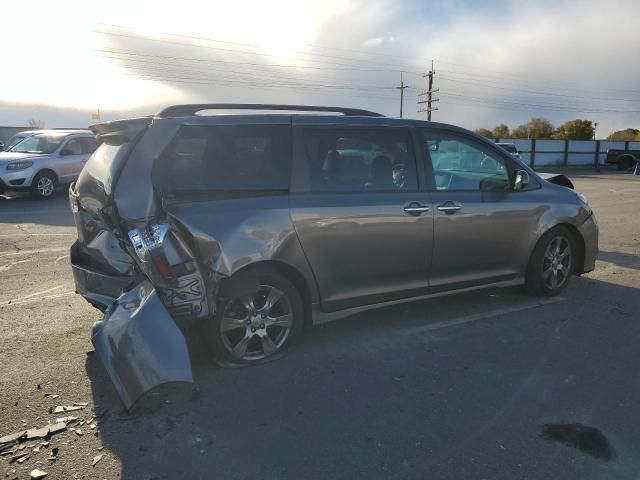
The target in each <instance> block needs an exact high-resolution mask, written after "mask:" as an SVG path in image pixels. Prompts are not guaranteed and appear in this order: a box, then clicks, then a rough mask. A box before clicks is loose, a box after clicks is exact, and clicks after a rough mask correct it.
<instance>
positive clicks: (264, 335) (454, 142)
mask: <svg viewBox="0 0 640 480" xmlns="http://www.w3.org/2000/svg"><path fill="white" fill-rule="evenodd" d="M214 109H227V110H228V109H235V110H242V109H245V110H253V111H254V112H255V111H256V110H265V112H264V113H262V114H259V113H250V114H248V113H246V112H245V114H235V115H198V112H203V111H205V110H214ZM276 110H282V111H285V112H286V113H275V112H274V111H276ZM267 111H269V113H268V112H267ZM294 111H299V112H300V113H297V114H296V113H293V112H294ZM317 111H320V112H324V113H326V112H333V113H334V115H326V114H323V115H317V114H314V112H317ZM92 130H93V131H94V132H96V133H97V134H99V135H100V138H101V140H102V144H101V146H100V147H99V148H98V149H97V150H96V152H95V153H94V154H93V156H92V157H91V158H90V160H89V161H88V163H87V164H86V166H85V168H84V169H83V171H82V173H81V175H80V178H79V179H78V181H77V182H76V183H75V184H74V185H72V186H71V189H70V202H71V208H72V210H73V212H74V217H75V221H76V224H77V230H78V240H77V242H75V244H74V245H73V246H72V248H71V260H72V264H73V272H74V276H75V281H76V289H77V291H78V293H80V294H81V295H83V296H84V297H85V298H86V299H87V300H88V301H89V302H91V303H92V304H93V305H95V306H97V307H98V308H100V309H102V310H103V311H104V319H103V320H102V321H100V322H97V323H96V324H95V325H94V329H93V343H94V345H95V348H96V352H97V353H98V354H99V356H100V358H101V359H102V361H103V363H104V365H105V367H106V369H107V370H108V372H109V375H110V377H111V379H112V380H113V383H114V384H115V386H116V388H117V389H118V391H119V393H120V395H121V397H122V399H123V401H124V403H125V405H127V406H130V405H131V404H132V403H133V402H134V401H135V400H136V399H137V398H138V397H139V396H140V395H141V394H142V393H144V392H145V391H147V390H148V389H150V388H152V387H154V386H155V385H158V384H160V383H162V382H167V381H189V380H191V378H192V377H191V366H190V362H189V351H188V344H187V341H186V340H185V336H184V335H183V332H184V331H185V330H186V329H188V328H198V329H201V331H202V335H203V336H204V337H205V338H206V339H207V340H208V341H209V344H210V346H211V353H212V354H213V355H215V356H216V357H217V358H218V359H219V360H220V361H221V362H223V363H224V364H252V363H258V362H261V361H264V360H265V359H268V358H270V357H273V356H274V355H278V354H280V353H281V352H283V351H284V350H285V349H286V348H287V347H289V346H290V345H291V344H293V343H294V342H296V341H297V340H298V339H299V338H300V335H301V333H302V331H303V329H304V328H305V327H306V326H307V325H308V324H318V323H322V322H326V321H329V320H333V319H337V318H341V317H345V316H347V315H349V314H352V313H354V312H359V311H363V310H366V309H370V308H373V307H378V306H382V305H390V304H396V303H400V302H406V301H410V300H416V299H424V298H428V297H430V296H435V295H442V294H444V293H454V292H464V291H469V290H472V289H477V288H481V287H487V286H503V287H507V286H513V285H520V284H526V286H527V287H528V288H529V289H530V290H531V292H533V293H534V294H536V295H556V294H558V293H559V292H560V291H562V290H563V289H564V288H565V287H566V286H567V284H568V283H569V280H570V278H571V276H572V274H577V275H580V274H582V273H584V272H588V271H590V270H592V269H593V268H594V263H595V257H596V253H597V243H598V227H597V225H596V221H595V218H594V216H593V213H592V211H591V208H590V207H589V205H588V204H587V202H586V200H585V198H584V197H582V196H581V195H580V194H578V193H576V192H574V191H573V190H571V189H568V188H565V187H563V186H559V185H555V184H552V183H549V182H548V181H546V180H544V179H542V178H541V177H539V176H538V175H537V174H536V173H535V172H534V171H533V170H531V169H530V168H529V167H527V166H526V165H524V164H522V163H520V162H519V161H518V160H517V159H515V158H514V157H513V156H511V155H509V154H508V153H507V152H505V151H504V150H503V149H501V148H500V147H498V146H496V145H495V144H494V143H493V142H491V141H488V140H485V139H484V138H482V137H480V136H478V135H476V134H473V133H471V132H469V131H467V130H464V129H462V128H458V127H454V126H451V125H444V124H438V123H431V122H423V121H416V120H403V119H392V118H387V117H384V116H381V115H379V114H376V113H372V112H368V111H363V110H355V109H347V108H328V107H309V106H304V107H303V106H286V105H231V104H221V105H220V104H218V105H184V106H176V107H170V108H167V109H165V110H163V111H162V112H160V113H158V114H157V115H156V116H155V117H149V118H136V119H130V120H122V121H116V122H110V123H104V124H100V125H96V126H94V127H92Z"/></svg>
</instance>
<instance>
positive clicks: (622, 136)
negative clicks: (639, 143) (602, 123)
mask: <svg viewBox="0 0 640 480" xmlns="http://www.w3.org/2000/svg"><path fill="white" fill-rule="evenodd" d="M639 135H640V130H638V129H637V128H625V129H624V130H616V131H615V132H613V133H610V134H609V136H608V137H607V140H614V141H623V142H627V141H632V140H635V139H636V138H638V136H639Z"/></svg>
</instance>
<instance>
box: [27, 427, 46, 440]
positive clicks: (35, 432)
mask: <svg viewBox="0 0 640 480" xmlns="http://www.w3.org/2000/svg"><path fill="white" fill-rule="evenodd" d="M49 429H50V426H49V425H45V426H44V427H41V428H30V429H29V430H27V440H32V439H34V438H43V437H46V436H47V435H49Z"/></svg>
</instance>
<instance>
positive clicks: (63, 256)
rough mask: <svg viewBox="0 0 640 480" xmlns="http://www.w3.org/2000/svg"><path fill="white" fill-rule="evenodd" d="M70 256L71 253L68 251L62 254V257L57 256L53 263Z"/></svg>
mask: <svg viewBox="0 0 640 480" xmlns="http://www.w3.org/2000/svg"><path fill="white" fill-rule="evenodd" d="M68 256H69V254H68V253H67V254H66V255H62V256H61V257H58V258H56V259H55V260H54V261H53V263H54V264H57V263H58V262H59V261H60V260H62V259H63V258H67V257H68Z"/></svg>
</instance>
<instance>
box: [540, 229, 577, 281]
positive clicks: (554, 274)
mask: <svg viewBox="0 0 640 480" xmlns="http://www.w3.org/2000/svg"><path fill="white" fill-rule="evenodd" d="M570 275H571V243H569V240H568V239H567V238H566V237H564V236H557V237H555V238H554V239H553V240H551V241H550V242H549V245H547V249H546V251H545V254H544V258H543V265H542V279H543V281H544V284H545V286H546V287H547V288H548V289H550V290H556V289H558V288H560V287H561V286H562V285H564V284H565V283H566V281H567V279H568V278H569V276H570Z"/></svg>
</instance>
